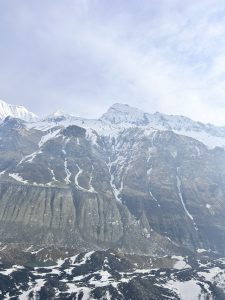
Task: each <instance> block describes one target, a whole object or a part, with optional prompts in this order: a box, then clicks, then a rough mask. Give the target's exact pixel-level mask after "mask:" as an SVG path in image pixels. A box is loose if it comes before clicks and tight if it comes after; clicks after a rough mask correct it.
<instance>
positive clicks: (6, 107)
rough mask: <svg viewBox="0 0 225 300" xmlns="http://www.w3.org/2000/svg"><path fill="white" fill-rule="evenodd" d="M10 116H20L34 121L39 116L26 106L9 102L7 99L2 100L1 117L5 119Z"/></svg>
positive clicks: (0, 105)
mask: <svg viewBox="0 0 225 300" xmlns="http://www.w3.org/2000/svg"><path fill="white" fill-rule="evenodd" d="M8 116H10V117H14V118H19V119H22V120H25V121H32V120H35V119H37V118H38V117H37V116H36V115H35V114H34V113H32V112H30V111H28V110H27V109H26V108H25V107H24V106H20V105H14V104H8V103H6V102H5V101H3V100H0V119H4V118H6V117H8Z"/></svg>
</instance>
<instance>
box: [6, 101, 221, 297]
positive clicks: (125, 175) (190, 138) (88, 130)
mask: <svg viewBox="0 0 225 300" xmlns="http://www.w3.org/2000/svg"><path fill="white" fill-rule="evenodd" d="M0 117H1V122H0V141H1V143H0V242H1V243H2V248H1V250H0V256H1V257H2V264H3V265H2V271H1V270H0V275H1V274H2V276H3V277H4V276H5V279H4V280H8V285H7V284H6V285H5V287H4V293H3V296H5V295H7V293H9V286H10V284H12V285H15V286H16V283H15V282H14V281H15V279H14V277H13V276H12V274H11V273H12V272H11V271H12V270H13V272H15V274H16V272H18V267H15V268H14V269H13V267H12V266H10V260H9V259H8V258H7V255H9V253H10V257H11V263H16V264H17V265H18V264H20V265H23V268H25V269H23V274H25V273H26V276H28V277H29V276H30V277H29V278H31V277H32V276H34V277H32V278H33V279H32V282H33V283H32V284H33V287H32V288H29V286H30V285H32V284H31V283H29V282H30V280H29V279H26V280H24V281H23V283H21V284H23V286H24V287H23V290H24V293H27V291H29V293H31V294H32V292H33V293H37V295H39V296H40V292H41V291H42V292H43V291H44V290H46V289H47V291H46V293H47V295H48V297H50V296H49V293H50V292H51V290H52V288H53V286H54V285H53V286H52V282H51V283H49V280H50V279H49V277H48V276H47V275H46V274H47V273H48V272H47V271H44V270H43V276H42V277H40V276H39V275H38V274H37V273H35V272H36V271H35V270H30V269H26V268H27V266H29V268H30V267H31V263H32V264H34V263H35V264H37V263H38V264H39V263H40V261H41V263H42V264H43V263H49V262H52V261H56V260H57V259H59V258H61V259H62V256H63V259H64V261H63V264H67V265H70V264H72V265H71V266H70V267H63V268H62V270H61V269H60V270H61V271H60V272H61V273H60V274H65V272H66V273H67V271H65V270H66V269H68V268H70V269H71V268H75V269H76V270H75V271H73V272H74V274H73V272H72V271H71V272H72V273H71V274H72V275H73V276H72V275H71V274H70V275H71V276H72V277H71V276H69V277H68V278H67V277H66V278H65V276H64V277H63V276H62V277H60V278H61V279H60V280H62V281H61V282H63V280H66V282H67V286H69V285H70V284H72V283H73V282H75V281H73V280H75V279H74V278H75V277H77V276H81V277H79V278H81V282H82V284H81V283H80V286H79V287H77V288H75V287H74V289H75V290H73V292H74V293H75V296H74V297H76V298H69V297H72V296H71V293H70V295H69V296H68V295H67V294H63V291H62V290H61V289H59V287H57V289H58V290H60V292H58V294H57V293H55V292H54V295H53V296H52V297H53V298H52V299H64V298H63V297H64V296H65V299H83V300H84V299H138V298H132V297H131V296H129V297H130V298H128V296H127V298H126V293H127V292H126V291H127V286H126V284H128V285H130V284H131V282H132V283H134V282H135V284H134V287H133V288H134V290H138V287H140V286H141V289H142V291H139V292H138V293H139V294H140V293H142V292H143V295H144V296H143V298H139V299H185V298H182V297H183V296H182V295H183V294H185V293H183V294H182V291H183V290H182V289H181V290H182V291H181V290H180V289H179V288H178V291H179V292H180V296H179V294H178V293H176V289H175V290H174V289H173V288H172V287H171V286H172V285H171V282H172V281H174V282H177V281H178V283H174V286H179V287H180V285H182V282H185V284H187V282H188V284H189V285H188V284H187V287H188V288H190V287H193V288H194V287H195V289H196V290H198V291H197V292H196V293H197V296H198V295H200V296H201V295H202V298H199V299H224V298H222V297H224V295H225V294H224V291H225V290H224V286H223V284H220V283H218V282H221V280H222V282H223V279H224V278H225V277H223V276H224V267H223V266H224V265H223V261H222V260H221V259H222V258H223V257H224V255H225V127H217V126H213V125H211V124H203V123H200V122H196V121H193V120H191V119H189V118H187V117H184V116H173V115H165V114H161V113H155V114H148V113H145V112H142V111H141V110H139V109H137V108H133V107H130V106H128V105H126V104H119V103H117V104H114V105H112V106H111V107H110V108H109V109H108V110H107V112H106V113H104V114H103V115H102V116H101V117H100V118H99V119H85V118H80V117H76V116H73V115H69V114H65V113H63V112H61V111H58V112H56V113H54V114H52V115H50V116H47V117H44V118H38V117H37V116H36V115H35V114H33V113H31V112H29V111H27V109H26V108H23V107H21V106H19V107H17V106H12V105H9V104H7V103H5V102H3V101H1V102H0ZM43 249H45V250H44V251H45V253H46V255H47V256H46V257H45V256H44V257H43V256H42V257H41V258H39V260H40V261H39V260H38V261H37V259H36V256H37V253H39V252H42V251H43ZM50 249H54V251H53V250H51V251H50ZM107 249H112V251H113V253H114V254H110V253H111V252H110V253H109V252H107V251H111V250H107ZM49 251H50V254H49ZM90 251H93V253H95V254H93V256H92V254H91V256H90V260H92V258H94V261H93V263H92V267H93V270H92V272H97V269H96V270H95V268H94V266H96V268H97V266H98V268H100V265H101V264H100V265H99V259H100V257H101V259H103V258H102V257H104V259H106V256H107V255H108V256H110V257H111V256H113V255H114V256H115V257H117V258H118V259H121V257H120V256H121V255H125V257H124V259H125V261H126V262H125V263H124V264H125V265H126V267H125V266H124V272H130V275H129V276H130V277H129V279H128V277H124V276H122V277H121V274H119V273H118V274H117V275H116V273H115V272H116V271H115V272H114V273H113V271H111V272H109V269H107V268H106V269H107V272H108V273H110V278H114V281H113V282H114V283H115V282H117V284H114V288H115V285H116V286H118V284H119V283H118V282H120V284H121V286H120V287H121V288H120V289H117V294H113V291H112V287H113V284H112V282H111V281H110V280H108V281H107V282H108V283H107V285H101V287H98V286H96V285H94V283H93V282H94V279H93V278H92V279H91V277H90V278H89V279H88V280H86V281H85V282H83V278H87V276H88V274H89V276H90V272H91V271H90V270H89V271H90V272H89V273H87V272H86V270H88V266H87V263H89V262H88V260H86V259H84V260H83V263H81V261H80V262H79V261H78V265H76V259H71V258H68V257H69V255H70V257H72V255H75V254H76V255H80V254H79V253H81V252H84V253H90ZM15 253H17V255H15ZM62 253H63V255H62ZM65 253H68V257H67V256H66V255H65ZM91 253H92V252H91ZM48 255H49V256H48ZM84 255H85V254H84ZM108 256H107V259H109V257H108ZM18 257H19V258H18ZM82 257H83V256H82ZM82 257H81V260H82ZM131 257H132V259H131ZM144 257H148V258H149V259H150V260H151V261H152V258H153V257H154V258H156V257H157V258H162V257H167V258H168V260H167V262H166V263H162V264H157V269H161V268H165V269H166V271H165V270H164V271H163V270H160V271H159V273H157V274H158V275H157V276H158V277H156V278H160V276H161V277H163V276H162V275H160V272H166V273H165V274H166V278H165V280H164V281H162V282H161V283H160V282H158V281H156V282H153V281H151V280H150V282H148V284H147V286H145V284H144V283H143V280H145V279H144V278H145V277H146V276H147V275H146V273H145V272H144V273H143V272H141V271H140V272H139V271H138V272H139V273H140V274H142V275H140V274H139V273H138V272H136V271H134V269H135V264H137V269H138V268H140V260H141V261H142V260H143V258H144ZM173 257H174V258H175V261H176V258H178V262H180V264H181V265H182V262H183V265H182V266H183V267H179V268H178V269H179V272H178V273H176V274H175V273H174V272H173V271H169V269H171V266H173V265H174V264H175V261H174V260H173ZM215 257H216V260H217V265H215V262H214V265H213V261H214V260H215ZM86 258H87V257H86ZM104 259H103V262H104ZM131 260H132V263H131V262H130V261H131ZM201 260H203V261H201ZM103 262H102V265H101V268H103V265H104V263H103ZM80 263H81V264H82V265H84V266H85V268H87V269H84V270H83V269H82V271H79V272H80V273H79V272H78V271H77V266H80ZM187 264H188V265H190V268H186V267H185V266H186V265H187ZM32 266H33V265H32ZM36 266H37V265H36ZM63 266H65V265H63ZM143 266H144V264H143V265H142V268H143ZM206 266H210V268H209V269H210V270H209V269H208V270H206V269H205V268H206ZM45 267H46V265H45ZM203 267H204V270H202V269H201V268H203ZM151 268H153V266H151ZM154 268H155V267H154ZM19 269H20V267H19ZM106 269H104V268H103V269H102V270H103V271H105V272H106ZM212 269H213V270H214V273H213V275H212V278H216V279H215V281H216V282H217V283H218V284H219V289H217V287H218V286H217V287H216V285H215V286H213V285H212V284H211V286H210V284H209V283H207V282H208V281H207V275H205V277H204V278H205V279H204V280H203V281H201V279H200V277H201V276H200V277H196V276H197V275H196V274H197V273H198V274H200V273H201V272H202V273H204V272H205V273H208V272H209V273H210V272H212ZM9 270H11V271H9ZM51 270H52V272H53V274H54V272H55V271H54V270H53V269H51ZM94 270H95V271H94ZM99 270H100V269H98V271H99ZM194 270H195V271H194ZM117 271H118V272H122V271H123V270H119V269H118V270H117ZM7 272H8V273H7ZM24 272H25V273H24ZM29 272H30V273H29ZM56 272H58V273H59V270H58V269H57V271H56ZM76 272H78V273H79V274H78V273H76ZM132 272H136V273H137V274H138V275H137V276H133V275H132V274H133V273H132ZM146 272H147V274H148V276H147V277H148V278H150V277H151V276H152V275H151V274H152V273H151V272H152V271H151V272H150V271H146ZM167 272H169V273H167ZM182 272H183V273H182ZM181 273H182V274H184V278H183V279H182V278H181V277H179V276H181ZM68 274H69V273H68ZM143 274H144V275H143ZM165 274H164V275H165ZM210 274H211V273H210ZM218 274H220V275H218ZM95 275H96V274H95ZM98 275H99V276H100V277H101V278H104V276H105V273H104V274H103V273H101V274H99V273H98ZM23 276H25V275H23ZM26 276H25V277H26ZM35 276H37V277H35ZM60 276H61V275H60ZM82 276H83V277H82ZM126 276H127V275H126ZM154 276H156V275H154ZM218 276H219V278H220V281H218V280H217V279H218ZM221 276H222V277H221ZM6 277H7V279H6ZM28 277H27V278H28ZM118 278H119V279H118ZM177 278H179V280H178V279H177ZM221 278H222V279H221ZM40 280H42V281H40ZM77 280H78V279H77V278H76V282H77ZM99 280H100V282H101V281H102V280H103V279H102V280H101V279H99ZM194 280H195V281H194ZM210 280H211V281H210V282H212V279H210ZM40 282H41V285H40ZM110 282H111V283H110ZM38 284H39V288H38ZM58 284H59V283H58ZM207 284H208V285H207ZM124 285H125V286H124ZM159 285H160V287H161V288H162V290H157V286H158V287H159ZM106 286H107V289H106V288H105V287H106ZM149 286H151V288H152V293H153V294H152V296H151V297H152V298H151V297H150V296H149V298H148V296H147V295H148V289H149ZM196 286H197V287H196ZM97 287H98V288H99V296H98V294H96V293H97V292H96V290H95V294H93V293H94V292H93V291H94V289H96V288H97ZM102 287H104V288H102ZM42 288H44V290H43V289H42ZM92 288H93V289H92ZM164 289H166V290H167V292H166V290H164ZM0 290H1V281H0ZM14 290H15V291H14V294H13V293H12V296H13V295H14V296H15V295H17V296H18V295H19V291H18V290H16V288H15V289H14ZM100 290H101V291H100ZM85 291H86V292H87V293H89V294H88V295H89V296H87V294H85ZM24 293H23V294H24ZM91 293H92V296H91V297H92V298H90V295H91ZM114 293H115V291H114ZM154 293H155V294H154ZM160 293H164V294H165V297H164V298H159V297H160V296H159V295H160ZM167 293H168V294H167ZM120 294H121V295H120ZM181 294H182V295H181ZM21 295H22V294H21ZM27 295H28V294H27ZM62 295H63V296H62ZM79 295H80V296H79ZM85 295H86V296H85ZM110 295H111V296H110ZM113 295H116V296H114V298H113ZM136 295H137V294H136ZM149 295H150V294H149ZM215 295H216V296H215ZM218 295H220V296H218ZM221 295H222V296H221ZM9 296H10V295H9ZM39 296H37V297H39ZM197 296H196V297H197ZM18 297H20V296H18ZM21 297H22V296H21ZM31 297H32V295H31ZM57 297H58V298H57ZM78 297H80V298H78ZM88 297H89V298H88ZM110 297H111V298H110ZM115 297H116V298H115ZM157 297H158V298H157ZM179 297H180V298H179ZM204 297H205V298H204ZM207 297H208V298H207ZM210 297H211V298H210ZM213 297H216V298H213ZM219 297H221V298H219ZM0 299H1V295H0ZM2 299H4V298H2ZM19 299H20V298H19ZM21 299H27V298H21ZM30 299H32V298H30ZM37 299H39V298H37ZM43 299H45V298H43ZM46 299H48V298H46ZM49 299H50V298H49ZM188 299H198V298H188Z"/></svg>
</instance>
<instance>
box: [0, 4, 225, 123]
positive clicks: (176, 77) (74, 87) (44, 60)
mask: <svg viewBox="0 0 225 300" xmlns="http://www.w3.org/2000/svg"><path fill="white" fill-rule="evenodd" d="M224 4H225V2H224V1H219V0H211V1H208V0H202V1H201V0H198V1H196V0H187V1H185V0H182V1H180V0H177V1H176V0H171V1H170V0H164V1H160V0H135V1H134V0H129V1H127V0H124V1H123V0H112V1H111V0H105V1H103V0H76V1H72V0H70V1H69V0H63V1H62V0H47V1H46V0H38V1H37V0H10V1H9V0H0V70H1V72H0V99H2V100H5V101H7V102H9V103H14V104H22V105H24V106H26V107H27V108H28V109H29V110H31V111H33V112H35V113H36V114H38V115H47V114H49V113H52V112H53V111H55V110H57V109H63V110H65V111H66V112H68V113H72V114H74V115H79V116H84V117H98V116H100V115H101V114H102V113H103V112H104V111H105V110H106V109H107V108H108V107H109V106H110V105H112V104H113V103H115V102H121V103H127V104H129V105H132V106H136V107H138V108H140V109H142V110H145V111H147V112H150V113H151V112H155V111H160V112H163V113H168V114H182V115H186V116H189V117H191V118H193V119H195V120H200V121H204V122H211V123H214V124H218V125H225V5H224Z"/></svg>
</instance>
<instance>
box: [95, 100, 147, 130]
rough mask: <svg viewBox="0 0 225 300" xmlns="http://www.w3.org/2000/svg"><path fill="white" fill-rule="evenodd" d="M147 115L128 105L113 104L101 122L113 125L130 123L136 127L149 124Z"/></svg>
mask: <svg viewBox="0 0 225 300" xmlns="http://www.w3.org/2000/svg"><path fill="white" fill-rule="evenodd" d="M146 115H147V114H146V113H144V112H143V111H142V110H140V109H137V108H135V107H132V106H129V105H128V104H120V103H115V104H113V105H112V106H111V107H110V108H109V109H108V110H107V112H106V113H104V114H103V115H102V117H101V118H100V120H102V121H105V122H110V123H113V124H120V123H129V124H135V125H145V124H147V121H148V120H146Z"/></svg>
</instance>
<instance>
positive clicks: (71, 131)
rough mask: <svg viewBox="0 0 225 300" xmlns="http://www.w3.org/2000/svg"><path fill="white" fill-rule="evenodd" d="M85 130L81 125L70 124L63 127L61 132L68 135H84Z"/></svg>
mask: <svg viewBox="0 0 225 300" xmlns="http://www.w3.org/2000/svg"><path fill="white" fill-rule="evenodd" d="M85 132H86V130H85V129H84V128H82V127H79V126H76V125H71V126H68V127H67V128H65V129H64V130H63V132H62V134H63V135H65V136H68V137H84V136H85Z"/></svg>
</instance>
